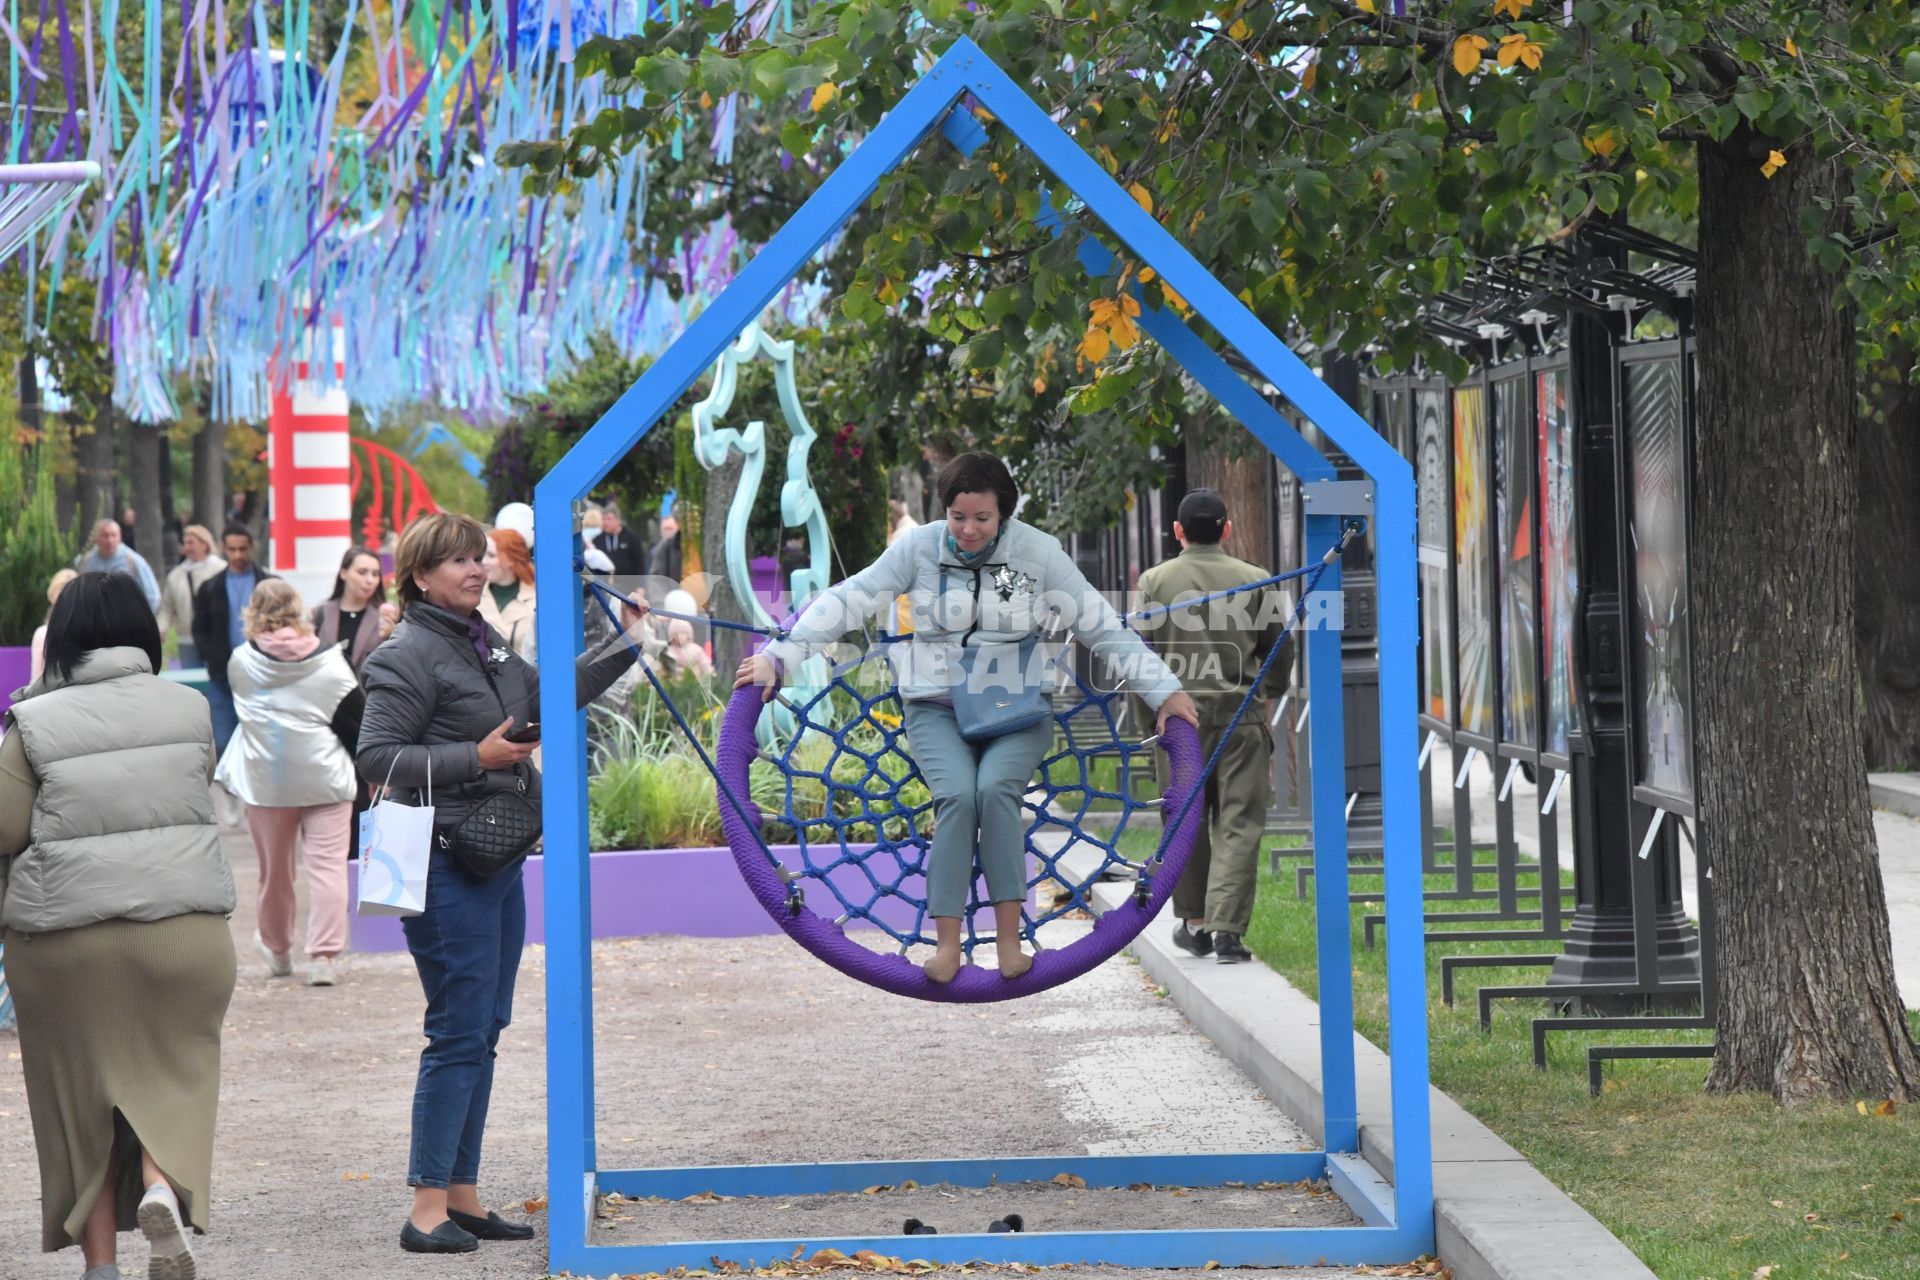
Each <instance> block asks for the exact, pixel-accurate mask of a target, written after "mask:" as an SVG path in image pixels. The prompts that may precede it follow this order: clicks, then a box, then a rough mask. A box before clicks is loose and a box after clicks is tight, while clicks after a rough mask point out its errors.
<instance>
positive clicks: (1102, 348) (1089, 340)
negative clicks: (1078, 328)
mask: <svg viewBox="0 0 1920 1280" xmlns="http://www.w3.org/2000/svg"><path fill="white" fill-rule="evenodd" d="M1112 349H1113V339H1112V338H1109V337H1108V336H1107V331H1106V330H1105V329H1088V330H1087V332H1086V334H1085V335H1084V336H1082V337H1081V339H1080V354H1081V355H1082V356H1084V357H1085V358H1086V359H1087V361H1088V362H1089V363H1091V364H1099V363H1100V362H1101V361H1102V360H1105V359H1106V358H1107V352H1108V351H1111V350H1112Z"/></svg>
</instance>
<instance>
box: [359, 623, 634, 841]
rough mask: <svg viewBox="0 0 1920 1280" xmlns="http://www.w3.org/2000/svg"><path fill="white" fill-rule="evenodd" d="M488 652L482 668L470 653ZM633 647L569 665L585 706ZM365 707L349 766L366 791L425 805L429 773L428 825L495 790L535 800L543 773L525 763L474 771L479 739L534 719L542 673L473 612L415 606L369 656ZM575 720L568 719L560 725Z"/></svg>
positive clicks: (623, 665)
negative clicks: (409, 795)
mask: <svg viewBox="0 0 1920 1280" xmlns="http://www.w3.org/2000/svg"><path fill="white" fill-rule="evenodd" d="M471 625H477V628H478V632H477V633H478V634H479V635H480V636H481V637H482V642H483V643H484V644H485V646H486V650H487V659H486V661H485V662H482V661H481V658H480V654H479V651H478V650H477V649H476V648H475V646H474V638H473V637H474V634H475V632H474V631H472V630H469V627H470V626H471ZM633 661H634V657H633V650H632V649H630V648H629V647H628V645H627V642H626V640H625V639H624V638H622V637H620V636H615V637H614V638H613V639H612V640H611V641H609V642H608V643H607V644H606V645H604V646H603V647H602V648H601V649H600V650H599V651H598V652H597V653H592V654H582V655H581V656H580V657H579V658H578V659H576V660H575V662H574V677H575V686H576V698H577V703H578V705H579V706H585V705H586V704H587V703H589V702H591V701H592V700H593V699H595V698H597V697H599V696H600V695H601V694H602V693H604V692H605V691H606V690H607V687H608V686H609V685H611V684H612V683H613V682H614V681H615V680H617V679H619V678H620V675H621V673H622V672H624V671H626V669H627V668H628V667H631V666H632V665H633ZM361 679H362V680H363V681H364V682H365V684H366V689H367V707H366V713H365V715H364V716H363V717H362V719H361V721H360V743H359V750H358V752H357V754H356V755H355V758H354V762H355V764H356V765H357V766H358V767H359V770H360V776H361V777H362V778H364V779H365V780H366V781H367V784H368V785H369V786H375V787H377V786H381V785H384V784H387V783H388V781H389V778H391V785H392V786H393V787H394V788H395V789H396V790H399V789H402V788H406V789H410V790H412V791H413V792H414V796H413V802H414V803H422V802H424V800H425V799H426V794H425V793H426V789H427V786H428V781H429V779H428V769H429V766H431V769H432V779H431V781H432V787H433V807H434V823H435V825H436V826H450V825H453V824H454V823H457V822H459V821H460V819H461V818H463V817H465V816H466V814H467V811H468V810H470V809H472V808H473V807H474V806H475V805H477V804H479V803H480V802H481V801H482V800H484V799H486V798H487V796H489V795H491V794H492V793H493V792H496V791H514V790H522V789H524V791H525V793H526V795H527V798H528V799H529V800H531V801H533V802H534V803H535V804H538V803H539V800H540V771H539V770H538V769H536V768H534V767H533V765H532V763H531V762H529V763H527V764H524V765H522V766H520V769H519V770H518V771H514V770H503V769H494V770H486V769H482V768H481V767H480V740H481V739H482V738H484V737H486V736H487V735H488V734H490V733H492V732H493V731H494V730H495V729H497V728H499V727H500V722H501V721H502V720H505V719H506V718H507V717H508V716H512V717H513V719H514V722H515V723H516V724H519V725H526V724H532V723H538V722H539V720H540V675H539V672H538V670H537V669H536V668H535V667H534V666H533V664H532V663H529V662H527V661H526V660H524V659H523V658H521V657H520V655H519V654H517V653H515V652H514V651H513V648H512V646H510V645H509V644H508V643H507V642H506V640H505V639H504V638H503V637H502V636H501V635H500V633H499V632H498V631H495V630H494V629H493V628H492V627H489V626H487V625H486V623H485V622H484V621H482V620H481V619H480V618H479V615H478V614H475V615H473V618H472V620H471V623H470V621H469V619H467V618H462V617H460V616H459V615H457V614H454V613H452V612H450V611H448V610H446V609H442V608H440V607H439V606H438V605H433V604H427V603H425V602H424V601H423V602H416V603H414V604H411V605H408V606H407V612H406V616H405V617H403V618H402V619H401V620H400V624H399V625H398V626H396V627H395V628H394V629H393V635H391V636H390V637H388V639H387V642H386V643H385V644H383V645H381V646H380V647H379V648H378V649H375V650H374V651H373V656H372V657H370V658H368V659H367V665H366V669H365V670H364V671H362V672H361ZM566 720H567V723H569V724H571V723H572V717H571V716H569V717H567V718H566Z"/></svg>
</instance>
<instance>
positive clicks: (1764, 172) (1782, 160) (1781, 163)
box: [1760, 151, 1787, 178]
mask: <svg viewBox="0 0 1920 1280" xmlns="http://www.w3.org/2000/svg"><path fill="white" fill-rule="evenodd" d="M1786 167H1787V158H1786V156H1784V155H1782V154H1781V153H1780V152H1778V151H1769V152H1767V162H1766V163H1765V164H1763V165H1761V166H1760V176H1761V177H1763V178H1771V177H1772V176H1773V175H1774V174H1776V173H1778V172H1780V171H1781V170H1782V169H1784V168H1786Z"/></svg>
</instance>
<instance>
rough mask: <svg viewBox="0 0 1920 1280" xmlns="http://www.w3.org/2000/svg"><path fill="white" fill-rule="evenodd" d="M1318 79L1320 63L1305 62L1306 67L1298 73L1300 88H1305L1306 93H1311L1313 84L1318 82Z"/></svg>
mask: <svg viewBox="0 0 1920 1280" xmlns="http://www.w3.org/2000/svg"><path fill="white" fill-rule="evenodd" d="M1319 79H1320V64H1319V63H1318V62H1317V61H1316V62H1309V63H1308V64H1307V69H1306V70H1305V71H1302V72H1301V73H1300V87H1301V88H1302V89H1305V90H1306V91H1307V92H1308V93H1312V92H1313V86H1314V85H1315V84H1316V83H1318V81H1319Z"/></svg>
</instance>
